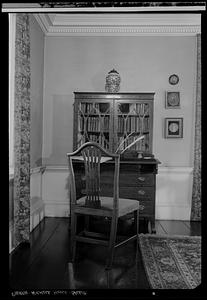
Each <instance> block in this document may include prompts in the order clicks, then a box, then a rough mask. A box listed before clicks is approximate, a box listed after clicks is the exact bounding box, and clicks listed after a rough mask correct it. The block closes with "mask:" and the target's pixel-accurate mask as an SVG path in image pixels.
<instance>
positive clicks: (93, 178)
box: [67, 142, 139, 270]
mask: <svg viewBox="0 0 207 300" xmlns="http://www.w3.org/2000/svg"><path fill="white" fill-rule="evenodd" d="M80 154H81V156H79V158H82V159H83V161H84V166H85V180H86V196H84V197H82V198H80V199H78V200H77V199H76V185H75V176H74V170H73V163H72V158H73V159H74V158H75V157H77V156H78V155H80ZM67 157H68V166H69V183H70V198H71V199H70V201H71V203H70V204H71V205H70V208H71V211H70V216H71V255H72V256H71V257H72V261H74V259H75V252H76V242H86V243H93V244H101V245H103V246H107V247H108V254H107V263H106V269H108V270H110V269H111V266H112V260H113V255H114V249H115V248H117V247H119V246H121V245H123V244H124V243H126V242H129V241H132V240H136V247H138V231H139V211H138V210H139V201H137V200H131V199H122V198H119V162H120V155H119V154H112V153H109V152H107V151H106V150H104V149H103V148H102V147H101V146H100V145H99V144H97V143H94V142H87V143H85V144H83V145H82V146H81V147H80V148H79V149H78V150H76V151H75V152H73V153H67ZM106 158H108V159H113V160H114V163H115V168H114V186H113V196H112V197H103V196H101V195H100V179H101V176H100V164H101V163H102V161H104V160H105V159H106ZM132 212H134V219H135V225H136V234H135V235H133V236H131V237H128V238H127V239H124V240H123V241H121V242H119V243H116V237H117V224H118V219H119V217H122V216H124V215H126V214H128V213H132ZM78 214H81V215H85V216H102V217H108V218H110V219H111V228H110V235H109V239H108V240H102V239H100V238H103V237H104V235H103V234H101V233H95V232H90V231H88V230H87V229H88V228H85V229H84V231H82V232H80V233H78V234H77V233H76V227H77V226H76V225H77V215H78Z"/></svg>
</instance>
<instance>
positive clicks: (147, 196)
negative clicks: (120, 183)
mask: <svg viewBox="0 0 207 300" xmlns="http://www.w3.org/2000/svg"><path fill="white" fill-rule="evenodd" d="M119 197H120V198H129V199H137V200H141V199H142V200H143V201H152V200H153V199H154V188H153V187H138V188H137V187H120V188H119Z"/></svg>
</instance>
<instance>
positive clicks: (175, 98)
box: [165, 92, 180, 108]
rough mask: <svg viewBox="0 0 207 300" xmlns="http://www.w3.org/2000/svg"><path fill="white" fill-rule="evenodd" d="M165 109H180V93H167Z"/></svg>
mask: <svg viewBox="0 0 207 300" xmlns="http://www.w3.org/2000/svg"><path fill="white" fill-rule="evenodd" d="M165 108H180V92H166V96H165Z"/></svg>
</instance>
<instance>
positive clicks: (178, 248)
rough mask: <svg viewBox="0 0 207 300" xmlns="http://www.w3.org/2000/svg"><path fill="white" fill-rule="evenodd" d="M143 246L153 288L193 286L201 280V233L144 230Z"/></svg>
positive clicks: (191, 287)
mask: <svg viewBox="0 0 207 300" xmlns="http://www.w3.org/2000/svg"><path fill="white" fill-rule="evenodd" d="M139 244H140V250H141V253H142V259H143V263H144V267H145V271H146V274H147V277H148V279H149V283H150V285H151V287H152V288H153V289H193V288H195V287H196V286H198V285H199V284H200V283H201V237H200V236H192V237H191V236H168V235H166V236H161V235H150V234H140V235H139Z"/></svg>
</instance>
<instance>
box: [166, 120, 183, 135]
mask: <svg viewBox="0 0 207 300" xmlns="http://www.w3.org/2000/svg"><path fill="white" fill-rule="evenodd" d="M182 137H183V118H165V138H182Z"/></svg>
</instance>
